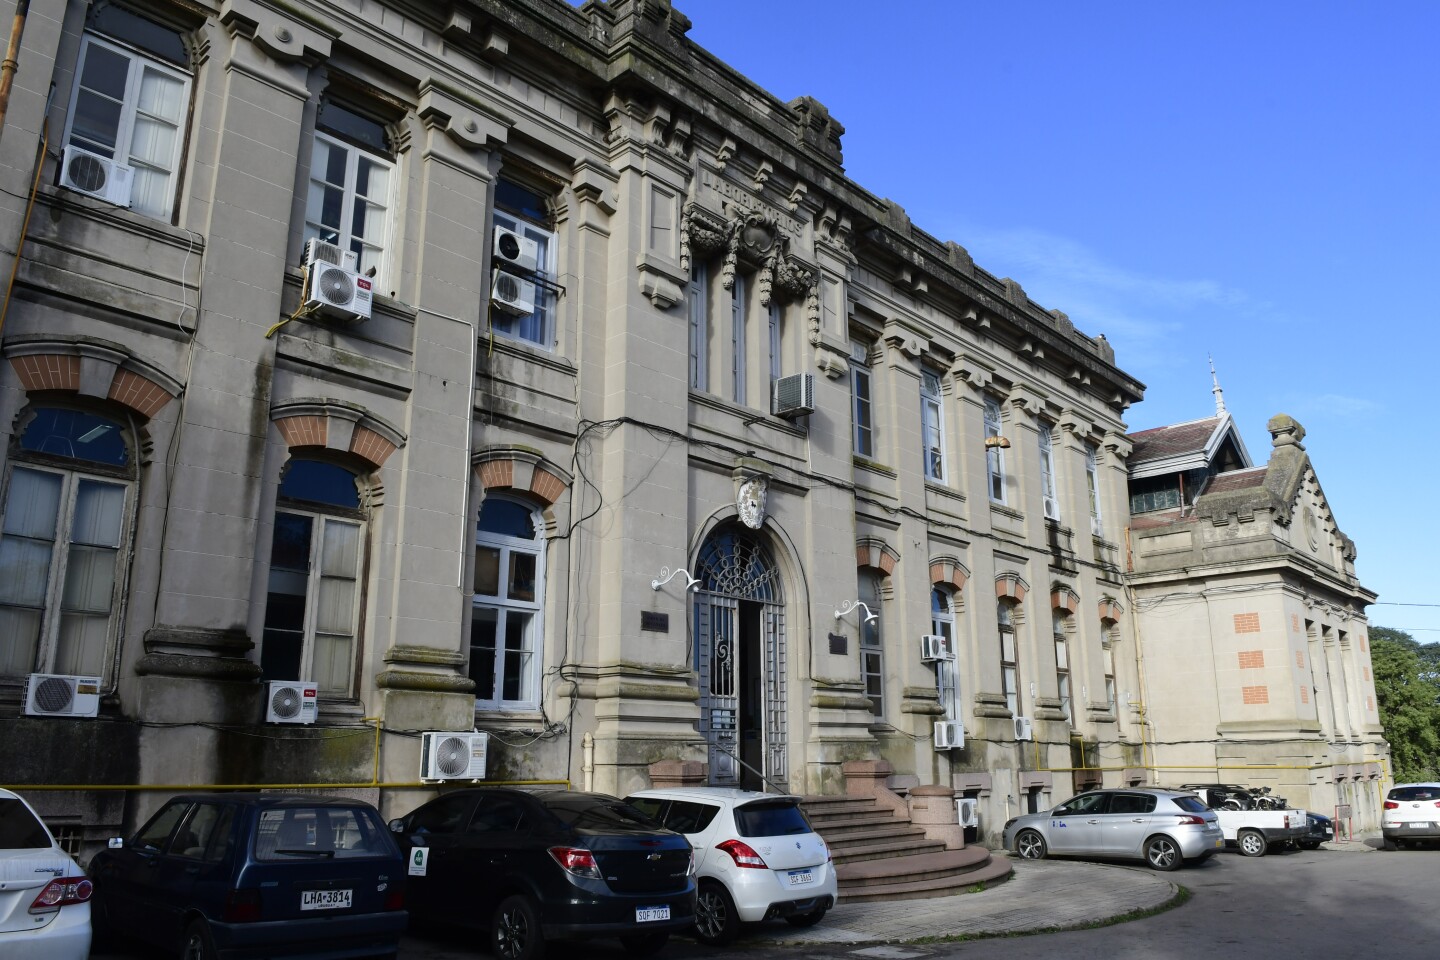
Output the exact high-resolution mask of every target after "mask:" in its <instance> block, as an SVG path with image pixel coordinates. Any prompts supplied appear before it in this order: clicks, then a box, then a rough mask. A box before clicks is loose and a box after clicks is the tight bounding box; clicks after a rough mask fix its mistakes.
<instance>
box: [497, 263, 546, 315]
mask: <svg viewBox="0 0 1440 960" xmlns="http://www.w3.org/2000/svg"><path fill="white" fill-rule="evenodd" d="M490 302H491V303H493V304H494V305H495V308H496V309H497V310H504V311H505V312H506V313H513V314H515V315H516V316H520V317H528V316H529V315H530V314H532V313H534V312H535V284H533V283H531V282H530V281H529V280H521V279H520V278H519V277H517V276H515V275H514V274H513V273H506V272H505V271H504V270H496V271H495V283H494V284H493V285H492V286H491V287H490Z"/></svg>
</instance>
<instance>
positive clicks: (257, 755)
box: [0, 0, 1154, 841]
mask: <svg viewBox="0 0 1440 960" xmlns="http://www.w3.org/2000/svg"><path fill="white" fill-rule="evenodd" d="M688 28H689V21H688V19H687V18H686V17H685V16H684V14H683V13H681V12H680V10H678V9H676V8H674V7H673V6H672V5H671V4H670V3H669V2H668V0H608V2H604V0H590V2H587V3H585V4H583V5H582V6H580V7H578V8H576V7H573V6H571V5H569V4H566V3H563V2H559V0H509V2H499V0H467V2H456V3H447V4H430V5H416V4H403V3H398V2H389V0H352V2H346V3H328V2H311V0H300V2H294V3H285V4H279V3H270V2H264V0H97V2H94V3H90V4H85V3H79V2H68V3H61V2H46V3H33V4H31V6H30V10H29V15H28V20H27V22H26V24H25V27H24V34H23V43H22V45H21V47H20V56H19V58H18V71H17V73H16V75H15V83H14V88H13V92H12V95H11V99H10V101H9V105H8V111H7V113H6V115H5V116H4V118H3V123H4V126H3V129H0V179H3V182H4V190H3V191H0V211H3V214H0V222H3V224H4V229H5V231H6V234H5V235H6V236H8V237H12V238H14V239H13V240H12V241H11V243H12V244H13V243H16V241H18V249H19V255H18V257H16V256H15V254H14V252H13V251H14V250H15V249H17V247H16V246H8V247H7V250H6V252H5V253H4V255H3V260H4V263H3V264H0V265H3V266H5V267H6V268H9V267H11V266H13V267H14V269H15V282H14V283H13V285H12V287H11V289H10V290H9V291H8V293H7V296H6V303H5V307H4V314H3V320H0V322H3V328H0V338H3V356H4V363H3V364H0V439H3V441H4V442H3V445H0V448H3V453H0V456H3V461H0V467H3V481H0V482H3V487H0V496H3V500H0V504H3V506H0V509H3V511H4V512H3V524H4V526H3V537H4V539H3V540H0V553H3V559H0V563H3V565H4V569H5V573H6V576H5V581H6V582H5V583H4V584H0V667H3V669H0V716H3V719H0V723H3V724H4V729H5V731H6V735H5V736H4V737H3V738H0V764H3V766H4V768H5V769H6V770H7V771H9V774H8V777H7V779H9V780H11V781H12V782H14V783H17V784H22V785H32V786H41V785H44V786H51V787H76V786H84V785H87V784H99V785H105V786H107V787H124V788H134V787H149V788H152V789H114V790H109V789H107V790H84V789H59V790H53V791H37V792H36V796H37V797H38V798H39V802H40V803H41V805H42V807H43V808H44V809H46V811H47V812H48V813H49V814H50V816H51V817H52V820H54V821H55V822H57V823H60V824H62V825H63V824H65V823H73V824H75V825H76V829H77V830H81V829H83V832H84V833H85V836H86V837H87V839H89V840H91V841H93V840H96V839H98V838H100V837H103V836H105V835H106V834H107V833H109V832H113V831H114V830H115V829H117V828H118V827H121V826H124V825H130V824H133V823H134V821H135V820H136V818H137V817H139V816H142V815H143V814H144V813H145V812H147V811H148V810H149V809H152V808H153V806H154V805H155V803H156V802H157V801H158V799H160V798H161V797H163V795H164V794H163V793H162V792H161V791H160V790H156V789H153V788H155V787H156V786H157V785H161V786H163V787H164V788H169V787H173V786H179V785H213V784H218V785H225V786H242V785H251V786H263V787H295V788H305V789H319V788H330V789H343V790H349V791H354V792H359V793H362V794H363V795H366V796H369V797H371V798H373V799H375V800H376V802H377V803H379V804H380V805H381V807H382V809H383V810H384V811H385V812H387V813H390V814H393V813H397V812H403V811H404V810H407V809H409V808H410V807H411V806H412V805H413V804H414V803H416V802H417V801H418V800H420V799H421V798H423V797H425V796H428V795H430V794H431V793H432V792H433V790H434V786H433V784H430V783H426V782H423V781H424V779H425V778H423V777H422V776H421V774H422V773H424V772H425V771H424V770H422V758H421V752H422V747H423V745H424V743H425V740H424V737H423V733H424V732H426V731H470V730H472V729H473V730H480V731H484V732H486V733H488V734H489V739H488V752H487V757H486V764H487V771H486V778H487V779H488V780H492V781H495V780H505V781H537V780H541V781H567V782H570V783H573V784H575V785H577V786H585V787H593V788H594V789H598V790H604V791H610V792H617V793H623V792H625V791H627V790H630V789H633V788H637V787H640V786H644V785H646V784H647V783H648V779H649V770H650V765H651V764H653V763H655V762H657V761H666V760H671V761H673V760H685V761H696V762H700V763H703V764H704V765H705V766H704V770H705V775H706V777H707V778H708V779H709V780H710V781H711V782H716V783H742V784H747V785H752V786H753V785H760V784H761V783H762V782H768V783H769V784H771V785H772V786H774V787H776V788H779V789H785V790H790V791H794V792H804V793H827V792H838V791H840V790H842V789H843V783H842V777H841V773H840V767H841V764H843V763H844V762H845V761H847V760H851V759H881V758H883V759H885V760H888V761H889V762H890V763H891V764H892V765H893V767H894V768H895V770H896V771H897V772H898V774H899V775H900V776H901V777H903V778H905V779H907V780H908V781H909V782H915V783H926V784H946V785H950V786H953V787H954V788H955V789H956V790H957V791H959V792H963V793H965V794H967V795H970V796H974V797H977V798H978V799H979V801H980V810H981V816H982V831H983V832H984V833H985V834H987V835H988V836H990V837H991V838H992V839H993V838H994V836H995V834H996V832H997V831H998V829H999V827H1000V825H1001V824H1002V823H1003V821H1004V819H1005V818H1006V817H1007V816H1008V815H1011V814H1013V813H1015V812H1016V811H1019V810H1024V809H1030V808H1034V807H1035V806H1037V805H1041V804H1044V803H1046V802H1048V801H1051V800H1057V799H1063V797H1064V796H1068V795H1069V792H1070V791H1071V789H1072V788H1073V787H1074V786H1076V785H1083V784H1090V783H1099V782H1102V781H1103V782H1105V783H1109V784H1118V783H1122V782H1141V781H1144V780H1147V779H1149V774H1148V773H1147V771H1146V770H1145V769H1143V768H1144V766H1145V764H1146V762H1147V759H1146V756H1145V753H1144V751H1145V744H1146V742H1147V739H1146V737H1145V735H1144V734H1143V731H1142V723H1143V722H1144V719H1145V718H1144V714H1143V710H1140V709H1137V707H1136V706H1135V705H1134V702H1135V698H1134V697H1133V696H1130V695H1129V692H1130V691H1139V690H1140V689H1141V677H1140V675H1139V670H1138V662H1137V659H1136V656H1135V651H1136V644H1135V632H1134V625H1133V618H1134V609H1133V608H1134V602H1133V601H1132V600H1130V599H1129V597H1128V595H1127V592H1126V586H1125V584H1124V583H1123V582H1122V565H1123V561H1122V549H1121V548H1122V544H1123V543H1124V538H1125V531H1126V524H1127V520H1128V515H1127V501H1126V497H1127V488H1126V483H1127V466H1126V464H1127V455H1128V454H1129V452H1130V449H1131V446H1132V441H1131V440H1130V439H1129V438H1127V436H1126V432H1125V431H1126V427H1125V424H1124V422H1123V421H1122V419H1121V418H1122V415H1123V414H1124V411H1125V410H1126V408H1127V407H1128V406H1129V405H1130V404H1132V403H1134V402H1136V401H1138V400H1139V399H1140V398H1141V395H1142V390H1143V388H1142V385H1141V384H1140V383H1138V382H1137V381H1136V380H1135V379H1134V378H1132V377H1130V376H1128V375H1127V374H1125V373H1124V372H1123V371H1122V370H1121V369H1119V368H1118V367H1117V366H1116V365H1115V357H1114V352H1113V350H1112V349H1111V347H1110V345H1109V344H1108V343H1107V342H1106V341H1105V339H1104V337H1103V336H1093V337H1092V336H1088V335H1086V334H1084V333H1081V332H1080V331H1078V330H1076V329H1075V328H1074V326H1073V325H1072V324H1071V323H1070V321H1069V320H1068V318H1067V317H1066V316H1065V314H1064V313H1062V312H1060V311H1058V310H1053V309H1046V308H1044V307H1042V306H1040V305H1039V304H1037V303H1035V302H1034V301H1033V300H1031V299H1030V298H1029V297H1028V296H1026V294H1025V292H1024V290H1023V289H1022V288H1021V286H1020V285H1019V284H1018V283H1016V282H1015V281H1013V280H1010V279H1002V278H997V277H995V276H992V275H991V274H989V273H987V272H986V271H985V270H984V269H983V268H982V267H980V266H978V265H977V264H975V263H974V262H973V261H972V259H971V258H970V256H969V254H968V253H967V252H966V250H965V249H964V248H963V247H961V246H959V245H957V244H955V243H953V242H942V241H939V240H937V239H935V238H934V237H931V236H930V235H928V234H926V233H925V232H924V231H923V230H921V229H919V228H917V227H916V226H914V225H913V224H912V223H911V222H910V220H909V219H908V217H907V216H906V214H905V212H904V210H903V209H901V208H900V207H898V206H897V205H896V204H894V203H892V202H889V201H885V200H881V199H878V198H876V197H874V196H873V195H871V194H869V193H867V192H866V191H865V190H864V189H863V188H862V187H861V186H859V185H857V184H855V183H853V182H851V181H850V180H848V179H847V178H846V176H845V173H844V167H843V163H842V153H841V136H842V133H843V127H842V126H841V124H840V123H839V122H838V120H836V119H835V118H833V117H831V116H830V115H829V113H828V111H827V110H826V109H825V107H824V106H823V105H822V104H821V103H820V102H819V101H817V100H815V99H812V98H810V97H800V98H798V99H795V100H792V101H789V102H784V101H781V100H779V99H776V98H775V97H774V96H772V95H771V94H769V93H767V92H766V91H764V90H761V89H759V88H757V87H755V86H754V85H753V84H751V83H749V82H748V81H747V80H745V79H744V78H743V77H741V76H740V75H739V74H738V73H736V72H735V71H733V70H731V69H730V68H728V67H727V66H726V65H725V64H723V63H722V62H720V61H719V60H717V59H716V58H714V57H713V56H712V55H711V54H709V53H707V52H706V51H705V50H703V49H701V48H699V47H698V46H696V45H695V44H694V43H692V42H691V41H690V40H689V39H688V38H687V36H686V32H687V30H688ZM52 84H53V90H54V92H53V95H51V94H50V90H51V87H52ZM332 261H333V263H332ZM332 266H335V267H339V268H341V269H340V271H339V274H340V277H339V286H336V287H331V286H327V285H326V284H328V283H329V281H328V280H324V278H325V277H326V276H331V275H333V274H334V273H335V271H332V270H331V269H330V267H332ZM322 280H324V282H322ZM367 313H368V316H365V314H367ZM935 638H943V639H938V640H937V639H935ZM1150 669H1151V670H1152V671H1153V669H1154V668H1153V665H1152V666H1151V667H1150ZM34 675H42V676H43V675H53V676H57V677H79V678H81V679H82V680H84V681H86V682H85V683H82V684H81V685H80V687H76V688H75V689H74V691H73V692H76V693H77V694H84V693H86V692H87V691H89V690H91V689H92V688H94V691H95V693H96V695H97V696H98V708H97V709H96V710H95V711H94V713H95V714H96V715H94V716H75V717H67V716H64V715H63V714H64V712H65V711H66V709H68V708H66V707H63V706H62V707H59V708H56V709H49V710H45V709H41V710H38V711H37V710H36V709H35V706H36V705H35V704H34V703H33V702H32V701H33V696H32V687H33V685H34V684H33V677H34ZM97 681H98V682H97ZM272 681H274V682H282V683H284V684H287V685H294V684H295V683H296V682H297V681H303V687H304V688H305V689H309V690H314V691H315V692H316V694H317V697H316V703H315V716H314V717H313V721H314V722H313V723H299V724H297V723H275V722H267V718H272V719H273V718H274V716H275V714H273V713H272V709H273V706H274V705H273V704H272V687H271V686H270V684H271V682H272ZM82 688H83V689H82ZM82 712H88V711H82ZM37 713H38V714H40V715H37ZM306 719H310V718H309V717H306Z"/></svg>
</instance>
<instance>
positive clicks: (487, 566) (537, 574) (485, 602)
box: [470, 494, 545, 710]
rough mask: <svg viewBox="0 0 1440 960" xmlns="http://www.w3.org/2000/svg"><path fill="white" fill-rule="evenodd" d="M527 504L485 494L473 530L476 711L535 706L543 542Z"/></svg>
mask: <svg viewBox="0 0 1440 960" xmlns="http://www.w3.org/2000/svg"><path fill="white" fill-rule="evenodd" d="M541 529H542V527H541V525H540V519H539V515H538V513H537V512H536V511H535V510H534V509H533V508H532V507H530V505H528V504H525V503H522V502H520V501H518V500H512V499H509V498H508V497H504V496H501V495H498V494H490V495H488V496H487V497H486V498H485V502H484V503H483V504H482V505H481V507H480V520H479V522H478V523H477V524H476V527H475V576H474V591H475V592H474V597H473V599H472V602H471V611H470V618H471V619H470V679H471V680H474V681H475V708H476V709H477V710H524V709H534V708H536V707H538V706H539V705H540V694H539V686H540V664H541V638H542V637H543V636H544V634H543V632H542V630H541V610H542V607H543V603H544V597H543V590H544V583H545V552H544V550H545V543H544V540H543V539H542V537H541Z"/></svg>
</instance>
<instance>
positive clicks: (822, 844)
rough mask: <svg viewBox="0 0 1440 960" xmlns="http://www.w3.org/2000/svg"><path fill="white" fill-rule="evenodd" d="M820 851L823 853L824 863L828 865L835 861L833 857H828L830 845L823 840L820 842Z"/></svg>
mask: <svg viewBox="0 0 1440 960" xmlns="http://www.w3.org/2000/svg"><path fill="white" fill-rule="evenodd" d="M820 849H821V850H824V851H825V862H826V863H829V862H830V861H832V860H834V859H835V858H834V857H832V856H830V844H828V843H826V842H825V841H824V840H821V841H820Z"/></svg>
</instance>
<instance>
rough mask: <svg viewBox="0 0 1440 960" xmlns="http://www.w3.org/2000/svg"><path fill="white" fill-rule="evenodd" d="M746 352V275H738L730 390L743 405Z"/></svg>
mask: <svg viewBox="0 0 1440 960" xmlns="http://www.w3.org/2000/svg"><path fill="white" fill-rule="evenodd" d="M745 351H746V343H745V275H744V274H740V273H737V274H735V282H734V286H733V287H732V288H731V290H730V371H731V378H732V379H731V386H730V389H731V399H732V400H734V401H735V402H736V403H741V404H743V403H745V402H746V400H747V399H748V396H747V394H746V386H747V383H746V380H747V378H746V369H745V360H746V357H745Z"/></svg>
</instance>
